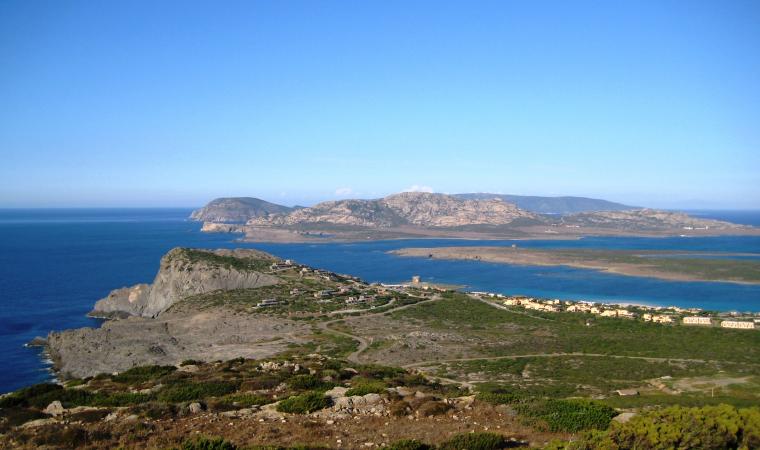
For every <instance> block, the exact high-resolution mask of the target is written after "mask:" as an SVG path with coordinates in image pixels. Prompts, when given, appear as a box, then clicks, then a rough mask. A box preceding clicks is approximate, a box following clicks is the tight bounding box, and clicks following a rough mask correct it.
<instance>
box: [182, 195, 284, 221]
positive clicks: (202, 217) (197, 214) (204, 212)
mask: <svg viewBox="0 0 760 450" xmlns="http://www.w3.org/2000/svg"><path fill="white" fill-rule="evenodd" d="M291 210H292V208H289V207H287V206H283V205H278V204H275V203H270V202H267V201H265V200H261V199H258V198H253V197H229V198H217V199H214V200H212V201H211V202H209V203H208V204H207V205H206V206H204V207H203V208H201V209H197V210H195V211H193V212H192V214H190V219H192V220H198V221H201V222H217V223H245V222H246V221H248V220H249V219H252V218H255V217H267V216H269V215H270V214H282V213H287V212H289V211H291Z"/></svg>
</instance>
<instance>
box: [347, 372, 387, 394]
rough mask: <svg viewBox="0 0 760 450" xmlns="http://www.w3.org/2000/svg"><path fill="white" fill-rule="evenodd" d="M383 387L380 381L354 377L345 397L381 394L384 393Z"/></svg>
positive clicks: (383, 384)
mask: <svg viewBox="0 0 760 450" xmlns="http://www.w3.org/2000/svg"><path fill="white" fill-rule="evenodd" d="M385 387H386V385H385V383H383V382H382V381H378V380H369V379H366V378H361V377H355V378H354V379H353V380H351V389H349V390H348V391H346V395H347V396H352V395H367V394H382V393H383V392H385Z"/></svg>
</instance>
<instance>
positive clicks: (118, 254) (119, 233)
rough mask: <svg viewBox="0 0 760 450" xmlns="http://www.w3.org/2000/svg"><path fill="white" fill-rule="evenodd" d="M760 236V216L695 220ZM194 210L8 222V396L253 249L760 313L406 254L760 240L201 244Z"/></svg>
mask: <svg viewBox="0 0 760 450" xmlns="http://www.w3.org/2000/svg"><path fill="white" fill-rule="evenodd" d="M690 213H691V214H694V215H698V216H700V217H706V218H715V219H721V220H729V221H732V222H737V223H744V224H749V225H757V226H760V211H690ZM189 214H190V209H27V210H25V209H13V210H0V367H3V368H4V369H3V370H0V393H2V392H8V391H11V390H14V389H18V388H20V387H23V386H27V385H30V384H33V383H39V382H43V381H49V380H51V379H52V377H53V375H52V373H51V372H50V370H49V369H50V364H49V361H46V360H45V358H44V355H43V354H42V353H41V350H40V349H39V348H29V347H26V346H25V344H26V343H27V342H29V341H30V340H31V339H33V338H34V337H36V336H46V335H47V334H48V333H49V332H50V331H54V330H64V329H68V328H78V327H97V326H99V325H100V321H99V320H97V319H91V318H88V317H86V313H87V312H88V311H89V310H90V309H91V308H92V305H93V304H94V303H95V301H96V300H98V299H100V298H102V297H104V296H106V295H107V294H108V292H109V291H110V290H112V289H115V288H119V287H124V286H129V285H133V284H136V283H147V282H150V281H151V280H152V279H153V277H154V276H155V274H156V271H157V270H158V265H159V260H160V258H161V256H162V255H163V254H165V253H166V252H167V251H169V250H170V249H171V248H174V247H178V246H183V247H199V248H235V247H251V248H257V249H260V250H264V251H267V252H270V253H273V254H275V255H277V256H280V257H282V258H288V259H293V260H296V261H298V262H300V263H304V264H308V265H311V266H315V267H320V268H324V269H328V270H332V271H335V272H339V273H348V274H352V275H357V276H359V277H361V278H363V279H364V280H366V281H369V282H375V281H377V282H384V283H398V282H402V281H407V280H409V279H410V278H411V277H412V275H419V276H421V277H422V279H423V281H430V282H437V283H445V284H453V285H460V286H462V287H463V288H464V289H467V290H477V291H491V292H499V293H504V294H522V295H531V296H540V297H550V298H560V299H569V300H594V301H602V302H610V303H626V302H631V303H641V304H649V305H661V306H669V305H674V306H682V307H700V308H704V309H709V310H718V311H734V310H736V311H753V312H760V285H748V284H736V283H715V282H683V281H667V280H658V279H653V278H643V277H629V276H622V275H614V274H608V273H602V272H598V271H593V270H585V269H576V268H570V267H535V266H514V265H503V264H493V263H485V262H476V261H444V260H429V259H426V258H403V257H398V256H394V255H391V254H389V253H388V251H389V250H394V249H398V248H403V247H422V246H424V247H432V246H451V245H467V246H469V245H489V246H497V245H512V244H513V243H515V244H517V245H519V246H523V247H541V248H599V249H642V250H643V249H648V250H699V251H710V252H726V253H737V252H738V253H744V254H746V255H745V256H744V258H750V259H755V258H760V237H750V236H743V237H742V236H728V237H727V236H723V237H689V238H682V237H673V238H631V237H587V238H583V239H577V240H562V241H558V240H522V241H511V240H504V241H472V240H468V241H465V240H450V239H424V240H422V239H416V240H393V241H371V242H355V243H308V244H273V243H243V242H239V240H238V239H239V236H236V235H231V234H208V233H201V232H200V224H199V223H197V222H191V221H188V220H187V217H188V215H189Z"/></svg>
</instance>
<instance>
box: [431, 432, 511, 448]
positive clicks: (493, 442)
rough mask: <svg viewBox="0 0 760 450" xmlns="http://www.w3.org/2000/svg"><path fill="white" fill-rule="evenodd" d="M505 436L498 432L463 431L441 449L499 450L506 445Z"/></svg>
mask: <svg viewBox="0 0 760 450" xmlns="http://www.w3.org/2000/svg"><path fill="white" fill-rule="evenodd" d="M506 444H507V441H506V440H505V439H504V436H502V435H500V434H496V433H463V434H458V435H456V436H454V437H453V438H451V439H449V440H448V441H446V442H444V443H443V444H441V446H440V447H438V448H439V450H497V449H502V448H504V447H506Z"/></svg>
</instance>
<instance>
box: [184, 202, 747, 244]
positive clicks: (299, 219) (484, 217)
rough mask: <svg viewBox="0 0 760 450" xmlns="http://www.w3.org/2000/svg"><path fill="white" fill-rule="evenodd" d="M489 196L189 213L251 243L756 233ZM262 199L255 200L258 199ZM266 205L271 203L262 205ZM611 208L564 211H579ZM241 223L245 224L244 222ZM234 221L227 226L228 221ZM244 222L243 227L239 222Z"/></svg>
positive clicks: (668, 215)
mask: <svg viewBox="0 0 760 450" xmlns="http://www.w3.org/2000/svg"><path fill="white" fill-rule="evenodd" d="M505 198H510V196H492V195H491V194H458V195H447V194H436V193H426V192H402V193H399V194H393V195H389V196H387V197H384V198H379V199H369V200H368V199H347V200H335V201H327V202H322V203H318V204H317V205H314V206H311V207H305V208H286V207H279V206H278V205H274V206H276V207H278V208H280V210H279V211H278V210H277V208H269V209H268V211H269V212H266V211H264V210H263V208H254V209H253V210H245V209H240V208H239V203H237V202H232V203H229V205H231V206H230V209H227V207H226V206H225V205H227V204H228V203H225V202H220V201H218V200H215V201H214V202H212V203H211V204H209V205H208V206H207V207H205V208H203V209H201V210H198V211H196V212H195V213H193V216H192V217H193V218H194V219H196V220H203V221H204V225H203V228H202V230H203V231H205V232H230V233H242V234H244V235H245V237H244V240H247V241H255V242H314V241H319V242H326V241H357V240H362V241H364V240H368V239H369V240H383V239H404V238H420V237H436V238H460V239H526V238H541V239H545V238H547V237H551V238H576V237H579V236H590V235H608V236H609V235H613V236H621V235H625V236H679V235H688V236H711V235H713V236H714V235H724V234H749V235H756V234H760V230H759V229H757V228H754V227H750V226H743V225H736V224H732V223H728V222H722V221H716V220H708V219H700V218H695V217H691V216H689V215H687V214H684V213H679V212H672V211H661V210H654V209H645V208H642V209H625V210H619V208H629V207H627V206H625V205H620V204H618V203H612V202H606V201H604V200H595V199H585V198H578V197H558V198H554V199H552V198H548V197H516V199H517V200H519V201H520V202H522V203H523V204H524V205H526V206H527V207H529V208H534V209H538V210H543V211H564V212H565V213H563V214H548V213H538V212H533V211H530V210H528V209H525V208H521V207H520V206H518V205H515V204H514V203H511V202H508V201H505V200H504V199H505ZM258 201H259V202H261V200H258ZM268 205H272V204H268ZM596 208H612V209H614V210H604V211H596V210H594V211H585V212H568V211H574V210H578V209H596ZM243 219H245V220H243ZM232 221H235V222H238V223H229V222H232ZM240 222H242V223H240Z"/></svg>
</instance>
